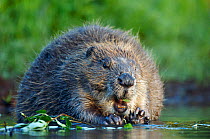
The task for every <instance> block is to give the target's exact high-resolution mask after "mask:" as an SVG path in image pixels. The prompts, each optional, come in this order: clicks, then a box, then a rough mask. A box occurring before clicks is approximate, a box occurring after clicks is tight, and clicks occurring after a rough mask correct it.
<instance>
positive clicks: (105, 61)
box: [102, 57, 111, 68]
mask: <svg viewBox="0 0 210 139" xmlns="http://www.w3.org/2000/svg"><path fill="white" fill-rule="evenodd" d="M102 63H103V67H104V68H109V67H110V66H111V58H109V57H107V58H104V59H103V60H102Z"/></svg>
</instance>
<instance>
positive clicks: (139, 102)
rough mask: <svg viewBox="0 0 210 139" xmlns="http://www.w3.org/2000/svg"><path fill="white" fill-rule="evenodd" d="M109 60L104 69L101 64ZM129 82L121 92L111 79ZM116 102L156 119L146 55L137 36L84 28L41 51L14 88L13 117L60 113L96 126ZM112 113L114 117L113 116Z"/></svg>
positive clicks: (158, 100) (157, 89)
mask: <svg viewBox="0 0 210 139" xmlns="http://www.w3.org/2000/svg"><path fill="white" fill-rule="evenodd" d="M106 58H110V60H111V64H110V65H109V67H108V68H104V67H103V60H104V59H106ZM123 72H125V73H130V74H131V75H132V76H133V77H135V83H134V86H132V87H130V88H129V89H128V90H129V91H128V93H126V94H125V93H124V88H122V87H121V86H120V85H119V83H118V81H117V78H118V77H119V75H120V74H121V73H123ZM116 98H126V99H129V100H130V103H128V110H127V111H126V112H125V113H124V115H128V114H129V111H130V110H131V111H134V110H135V109H136V108H137V107H140V108H141V109H143V110H145V112H146V115H148V116H150V119H152V120H156V119H158V117H159V115H160V112H161V109H162V107H163V105H162V101H163V84H162V82H161V80H160V77H159V74H158V70H157V68H156V65H155V63H154V62H153V60H152V59H151V57H150V55H149V54H148V53H147V52H146V51H145V50H143V48H142V47H141V45H140V43H139V42H138V38H137V37H133V36H131V35H130V34H129V32H123V31H121V30H113V29H111V28H110V27H101V26H98V25H87V26H84V27H80V28H76V29H74V30H70V31H68V32H66V33H65V34H64V35H62V36H60V37H59V38H57V39H55V40H54V41H53V42H51V43H50V44H49V45H48V46H46V47H45V48H44V49H43V51H42V52H41V53H40V55H39V56H38V57H37V58H36V59H35V61H34V62H33V63H32V64H31V67H30V68H29V70H28V71H27V72H26V74H25V76H24V77H23V80H22V82H21V83H20V86H19V91H18V98H17V107H16V113H17V116H18V119H19V121H22V118H21V116H20V115H19V113H20V112H23V113H25V114H26V115H28V116H31V115H33V114H35V111H36V110H40V109H45V110H47V112H48V114H50V115H58V114H61V113H65V114H68V115H71V116H73V117H75V118H77V119H79V120H84V121H86V122H90V123H95V124H100V123H101V121H103V117H104V116H108V115H109V114H113V113H116V112H115V110H114V108H113V104H114V100H115V99H116ZM116 114H118V113H116Z"/></svg>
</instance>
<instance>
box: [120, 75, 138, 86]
mask: <svg viewBox="0 0 210 139" xmlns="http://www.w3.org/2000/svg"><path fill="white" fill-rule="evenodd" d="M134 80H135V79H134V78H133V77H132V76H131V75H130V74H129V73H122V74H121V75H120V76H119V77H118V81H119V84H120V85H122V86H124V87H131V86H133V85H134Z"/></svg>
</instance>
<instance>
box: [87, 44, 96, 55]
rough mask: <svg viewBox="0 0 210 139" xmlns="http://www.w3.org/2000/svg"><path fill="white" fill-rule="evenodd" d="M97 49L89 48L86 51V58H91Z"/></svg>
mask: <svg viewBox="0 0 210 139" xmlns="http://www.w3.org/2000/svg"><path fill="white" fill-rule="evenodd" d="M95 49H96V48H95V47H94V46H92V47H89V48H88V49H87V51H86V57H90V56H91V55H92V54H93V52H94V50H95Z"/></svg>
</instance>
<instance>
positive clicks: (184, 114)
mask: <svg viewBox="0 0 210 139" xmlns="http://www.w3.org/2000/svg"><path fill="white" fill-rule="evenodd" d="M4 121H6V122H7V124H8V125H14V124H15V122H14V118H13V117H12V116H6V115H3V114H2V116H1V120H0V123H3V122H4ZM1 126H2V125H1ZM1 136H2V137H3V136H4V137H9V133H7V134H0V137H1ZM12 137H13V138H21V139H22V138H29V137H36V138H52V137H54V138H66V137H71V138H73V139H74V138H75V139H76V138H99V139H107V138H115V139H117V138H125V139H126V138H134V139H135V138H136V139H138V138H146V139H150V138H151V139H154V138H155V139H159V138H193V139H195V138H198V139H199V138H210V107H203V106H181V107H172V106H167V107H165V109H164V110H163V112H162V116H161V117H160V120H159V121H155V122H151V123H150V124H149V125H136V126H134V127H133V129H123V128H120V129H117V128H113V127H108V128H105V129H104V128H97V129H91V128H90V129H86V130H70V131H68V132H66V131H64V130H60V129H59V130H58V129H52V130H50V131H42V132H36V131H30V132H27V133H22V132H13V133H12Z"/></svg>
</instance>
